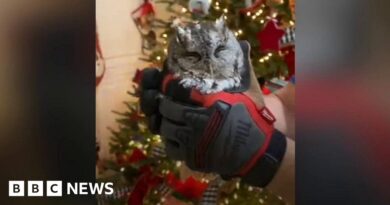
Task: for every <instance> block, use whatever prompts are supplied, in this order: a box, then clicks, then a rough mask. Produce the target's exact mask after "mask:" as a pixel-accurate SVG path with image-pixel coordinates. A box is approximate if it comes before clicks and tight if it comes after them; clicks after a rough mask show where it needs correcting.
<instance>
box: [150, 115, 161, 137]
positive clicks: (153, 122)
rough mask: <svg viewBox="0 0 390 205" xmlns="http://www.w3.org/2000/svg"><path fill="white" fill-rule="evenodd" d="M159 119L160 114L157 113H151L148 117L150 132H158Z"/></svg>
mask: <svg viewBox="0 0 390 205" xmlns="http://www.w3.org/2000/svg"><path fill="white" fill-rule="evenodd" d="M161 120H162V116H161V115H160V114H159V113H158V114H153V115H151V116H150V117H149V121H148V127H149V130H150V132H152V134H155V135H157V134H160V127H161Z"/></svg>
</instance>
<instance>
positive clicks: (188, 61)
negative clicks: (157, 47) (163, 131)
mask: <svg viewBox="0 0 390 205" xmlns="http://www.w3.org/2000/svg"><path fill="white" fill-rule="evenodd" d="M167 65H168V69H169V71H170V72H172V73H173V74H174V75H175V77H177V78H179V79H181V80H180V84H182V85H183V86H184V87H186V88H195V89H197V90H199V91H200V92H201V93H202V94H211V93H216V92H220V91H223V90H226V89H231V88H234V87H238V86H239V85H240V83H241V75H240V74H241V72H242V71H243V52H242V50H241V47H240V44H239V42H238V41H237V39H236V38H235V36H234V34H233V33H232V32H231V31H230V30H229V29H228V28H227V27H226V26H225V22H224V20H223V18H219V19H218V20H216V21H215V22H203V23H191V24H189V25H187V26H185V27H181V26H177V27H176V35H174V37H173V38H172V40H171V42H170V44H169V49H168V58H167Z"/></svg>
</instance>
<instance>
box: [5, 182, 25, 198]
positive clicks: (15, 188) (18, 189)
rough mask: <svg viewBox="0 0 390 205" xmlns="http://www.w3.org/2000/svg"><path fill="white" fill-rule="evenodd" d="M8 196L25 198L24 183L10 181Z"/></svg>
mask: <svg viewBox="0 0 390 205" xmlns="http://www.w3.org/2000/svg"><path fill="white" fill-rule="evenodd" d="M8 196H24V181H9V182H8Z"/></svg>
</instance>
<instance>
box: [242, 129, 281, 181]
mask: <svg viewBox="0 0 390 205" xmlns="http://www.w3.org/2000/svg"><path fill="white" fill-rule="evenodd" d="M286 147H287V141H286V136H285V135H284V134H283V133H281V132H280V131H278V130H276V129H275V130H274V132H273V133H272V137H271V141H270V144H269V146H268V148H267V150H266V151H265V153H264V155H263V157H261V158H260V159H259V161H257V163H256V164H255V165H254V166H253V167H252V168H251V170H250V171H249V172H248V173H247V174H246V175H245V176H243V177H242V179H241V181H242V182H244V183H246V184H249V185H252V186H257V187H265V186H267V185H268V183H269V182H270V181H271V180H272V178H273V177H274V175H275V173H276V172H277V171H278V169H279V166H280V163H281V162H282V160H283V157H284V154H285V152H286Z"/></svg>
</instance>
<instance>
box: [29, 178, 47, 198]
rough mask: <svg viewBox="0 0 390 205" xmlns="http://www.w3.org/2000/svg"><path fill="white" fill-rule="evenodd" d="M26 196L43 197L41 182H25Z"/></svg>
mask: <svg viewBox="0 0 390 205" xmlns="http://www.w3.org/2000/svg"><path fill="white" fill-rule="evenodd" d="M27 196H43V181H27Z"/></svg>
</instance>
